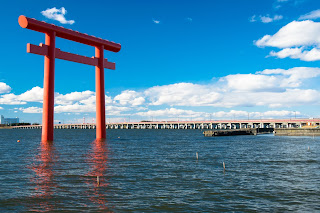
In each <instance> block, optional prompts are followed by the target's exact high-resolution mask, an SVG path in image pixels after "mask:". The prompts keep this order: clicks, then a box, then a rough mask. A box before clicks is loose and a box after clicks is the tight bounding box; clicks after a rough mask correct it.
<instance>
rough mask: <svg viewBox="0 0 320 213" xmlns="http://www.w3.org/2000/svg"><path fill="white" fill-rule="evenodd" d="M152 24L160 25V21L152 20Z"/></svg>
mask: <svg viewBox="0 0 320 213" xmlns="http://www.w3.org/2000/svg"><path fill="white" fill-rule="evenodd" d="M152 21H153V23H155V24H160V21H159V20H155V19H152Z"/></svg>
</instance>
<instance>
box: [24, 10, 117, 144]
mask: <svg viewBox="0 0 320 213" xmlns="http://www.w3.org/2000/svg"><path fill="white" fill-rule="evenodd" d="M19 24H20V26H21V27H22V28H27V29H31V30H35V31H38V32H42V33H45V44H40V46H36V45H33V44H27V52H28V53H34V54H38V55H43V56H45V61H44V81H43V114H42V141H53V128H54V126H53V124H54V73H55V59H56V58H58V59H63V60H68V61H73V62H77V63H82V64H88V65H92V66H95V70H96V71H95V75H96V77H95V78H96V138H97V139H105V138H106V121H105V119H106V118H105V87H104V68H107V69H115V63H112V62H109V61H108V60H107V59H105V58H104V50H109V51H113V52H118V51H120V49H121V45H120V44H118V43H114V42H110V41H108V40H103V39H101V38H97V37H94V36H89V35H87V34H83V33H79V32H76V31H72V30H69V29H65V28H63V27H58V26H55V25H52V24H48V23H45V22H41V21H38V20H35V19H31V18H27V17H25V16H20V17H19ZM56 37H61V38H64V39H68V40H72V41H75V42H80V43H83V44H87V45H90V46H93V47H95V57H92V58H89V57H85V56H81V55H77V54H73V53H68V52H63V51H61V50H60V49H58V48H56V47H55V38H56Z"/></svg>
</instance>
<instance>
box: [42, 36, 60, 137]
mask: <svg viewBox="0 0 320 213" xmlns="http://www.w3.org/2000/svg"><path fill="white" fill-rule="evenodd" d="M45 35H46V41H45V42H46V45H47V46H48V55H46V56H45V57H44V78H43V113H42V137H41V140H42V141H53V122H54V64H55V46H56V45H55V40H56V33H55V32H54V31H51V32H48V33H46V34H45Z"/></svg>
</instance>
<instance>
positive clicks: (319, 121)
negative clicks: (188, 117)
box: [12, 118, 320, 129]
mask: <svg viewBox="0 0 320 213" xmlns="http://www.w3.org/2000/svg"><path fill="white" fill-rule="evenodd" d="M319 125H320V118H315V119H260V120H208V121H150V122H119V123H107V124H106V129H246V128H301V127H306V126H319ZM12 128H13V129H41V128H42V126H41V125H28V126H13V127H12ZM54 128H55V129H95V128H96V124H94V123H82V124H55V125H54Z"/></svg>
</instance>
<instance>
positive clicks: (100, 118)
mask: <svg viewBox="0 0 320 213" xmlns="http://www.w3.org/2000/svg"><path fill="white" fill-rule="evenodd" d="M95 49H96V58H98V66H96V121H97V124H96V138H97V140H101V139H105V138H106V110H105V92H104V54H103V51H104V47H103V45H101V46H98V47H95Z"/></svg>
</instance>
